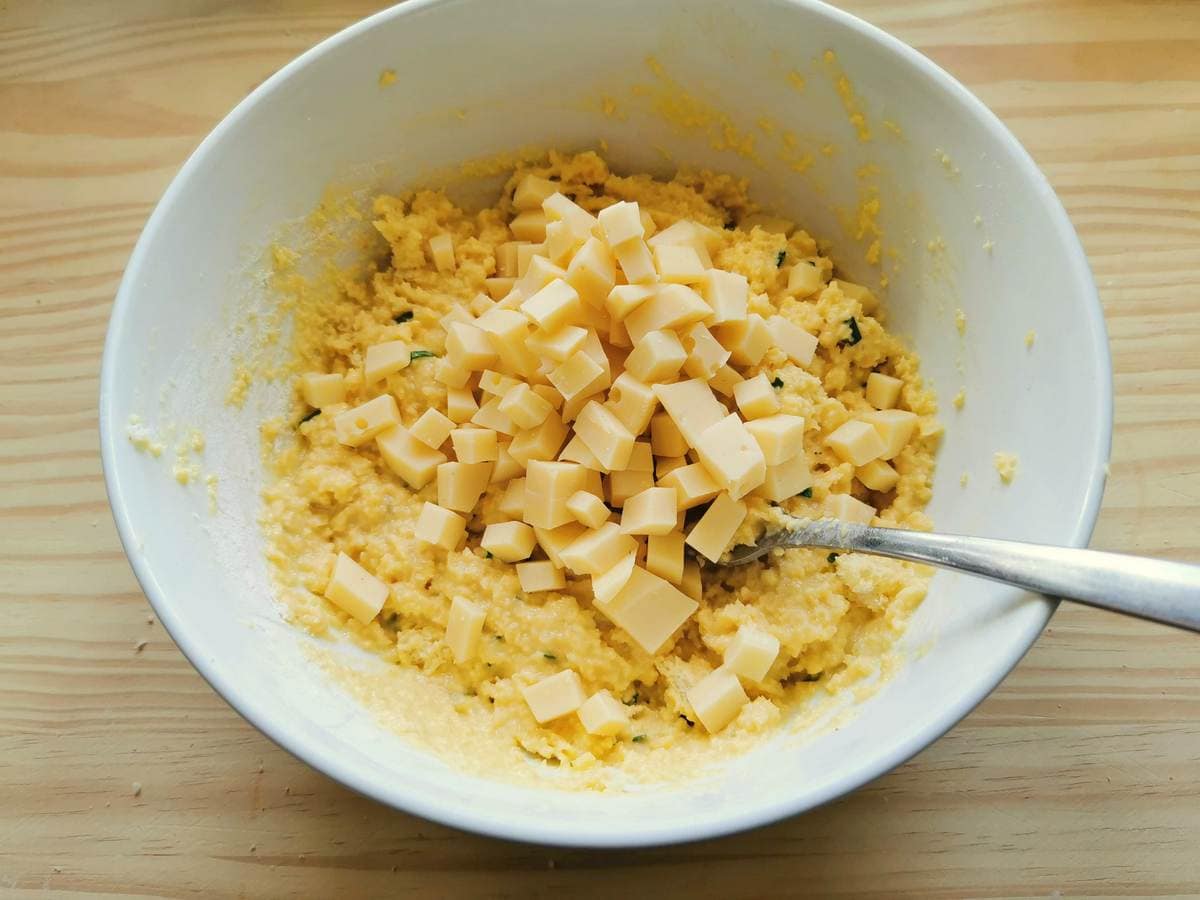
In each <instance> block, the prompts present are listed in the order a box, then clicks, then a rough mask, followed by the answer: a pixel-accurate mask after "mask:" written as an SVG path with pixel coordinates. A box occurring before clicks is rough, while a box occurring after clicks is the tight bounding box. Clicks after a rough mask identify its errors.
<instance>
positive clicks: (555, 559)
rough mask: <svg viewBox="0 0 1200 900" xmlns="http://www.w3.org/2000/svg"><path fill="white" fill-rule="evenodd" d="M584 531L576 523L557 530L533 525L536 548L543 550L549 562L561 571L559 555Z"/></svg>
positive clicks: (561, 562)
mask: <svg viewBox="0 0 1200 900" xmlns="http://www.w3.org/2000/svg"><path fill="white" fill-rule="evenodd" d="M585 530H586V529H585V528H584V527H583V526H582V525H580V524H579V523H578V522H568V523H567V524H566V525H559V526H558V527H557V528H538V527H537V526H536V525H535V526H534V528H533V533H534V534H535V535H537V539H538V546H539V547H541V548H542V549H543V550H545V551H546V555H547V556H548V557H550V562H552V563H553V564H554V565H555V566H556V567H557V568H559V569H561V568H562V567H563V561H562V557H561V556H560V555H559V554H560V553H562V551H563V550H565V549H567V547H569V546H571V544H573V543H574V542H575V541H576V540H577V539H578V538H579V536H580V535H582V534H583V533H584V531H585Z"/></svg>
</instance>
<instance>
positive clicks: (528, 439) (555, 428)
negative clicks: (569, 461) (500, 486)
mask: <svg viewBox="0 0 1200 900" xmlns="http://www.w3.org/2000/svg"><path fill="white" fill-rule="evenodd" d="M569 431H570V429H569V428H567V426H566V425H565V424H563V421H562V419H560V418H559V417H558V415H557V414H555V413H553V412H551V413H550V414H549V415H548V416H546V418H545V419H543V420H542V424H540V425H538V427H537V428H534V429H531V430H529V431H522V432H521V433H520V434H518V435H517V436H516V437H515V438H513V439H512V443H511V444H509V446H508V452H509V454H510V455H511V456H512V458H513V459H515V460H516V461H517V462H519V463H520V464H521V465H522V466H528V465H529V463H530V462H531V461H532V460H535V459H537V460H547V461H548V460H552V459H554V457H555V454H557V453H558V448H559V447H561V446H562V444H563V441H565V440H566V439H567V434H568V433H569Z"/></svg>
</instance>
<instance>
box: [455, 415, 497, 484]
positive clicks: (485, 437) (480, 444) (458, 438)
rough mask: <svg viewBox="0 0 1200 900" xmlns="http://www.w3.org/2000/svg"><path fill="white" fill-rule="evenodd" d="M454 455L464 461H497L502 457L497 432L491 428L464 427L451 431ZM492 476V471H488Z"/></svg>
mask: <svg viewBox="0 0 1200 900" xmlns="http://www.w3.org/2000/svg"><path fill="white" fill-rule="evenodd" d="M450 443H451V445H452V446H453V447H454V455H455V457H456V458H457V459H458V461H459V462H462V463H485V462H495V461H496V460H498V459H499V458H500V446H499V444H498V443H497V442H496V432H494V431H492V430H491V429H490V428H476V427H462V428H455V429H454V430H453V431H452V432H450ZM488 476H489V477H490V476H491V473H490V472H489V473H488Z"/></svg>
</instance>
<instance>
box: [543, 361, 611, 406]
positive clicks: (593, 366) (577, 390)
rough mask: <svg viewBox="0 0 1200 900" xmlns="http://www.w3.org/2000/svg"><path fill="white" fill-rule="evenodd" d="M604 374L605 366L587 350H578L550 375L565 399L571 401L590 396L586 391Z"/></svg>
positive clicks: (551, 380)
mask: <svg viewBox="0 0 1200 900" xmlns="http://www.w3.org/2000/svg"><path fill="white" fill-rule="evenodd" d="M603 375H604V368H603V367H602V366H601V365H599V364H598V363H597V362H596V361H595V360H594V359H592V357H591V356H589V355H588V353H587V351H586V350H577V351H576V352H575V353H573V354H572V355H571V356H570V357H569V358H568V359H567V360H566V361H565V362H563V363H561V364H560V365H559V366H558V367H557V368H555V369H554V371H552V372H551V373H550V374H549V376H548V377H549V379H550V383H551V384H552V385H554V387H555V388H556V389H557V390H558V392H559V393H560V394H562V396H563V399H564V400H567V401H570V400H572V399H573V398H575V397H585V396H589V395H588V394H585V393H584V391H585V390H587V389H588V388H590V387H591V386H592V385H593V384H595V383H596V381H597V380H598V379H601V378H602V377H603Z"/></svg>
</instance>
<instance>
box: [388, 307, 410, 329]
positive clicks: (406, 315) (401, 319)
mask: <svg viewBox="0 0 1200 900" xmlns="http://www.w3.org/2000/svg"><path fill="white" fill-rule="evenodd" d="M413 315H414V313H413V311H412V310H411V309H406V310H405V311H404V312H402V313H400V315H398V316H393V317H392V321H393V322H395V323H396V324H397V325H403V324H404V323H405V322H409V321H412V317H413Z"/></svg>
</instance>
